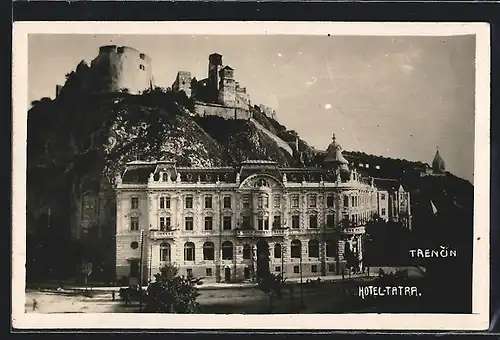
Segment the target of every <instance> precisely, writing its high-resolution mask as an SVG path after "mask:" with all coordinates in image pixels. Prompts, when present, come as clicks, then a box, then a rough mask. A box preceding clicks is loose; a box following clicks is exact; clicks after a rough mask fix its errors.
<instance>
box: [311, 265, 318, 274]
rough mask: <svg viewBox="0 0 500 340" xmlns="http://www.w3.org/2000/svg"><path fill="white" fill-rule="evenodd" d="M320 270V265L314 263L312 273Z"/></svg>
mask: <svg viewBox="0 0 500 340" xmlns="http://www.w3.org/2000/svg"><path fill="white" fill-rule="evenodd" d="M317 272H318V265H316V264H313V265H311V273H317Z"/></svg>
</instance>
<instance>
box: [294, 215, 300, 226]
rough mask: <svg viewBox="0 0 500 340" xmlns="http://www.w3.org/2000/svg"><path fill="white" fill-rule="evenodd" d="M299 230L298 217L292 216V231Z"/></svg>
mask: <svg viewBox="0 0 500 340" xmlns="http://www.w3.org/2000/svg"><path fill="white" fill-rule="evenodd" d="M299 228H300V216H299V215H293V216H292V229H299Z"/></svg>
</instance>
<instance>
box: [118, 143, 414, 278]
mask: <svg viewBox="0 0 500 340" xmlns="http://www.w3.org/2000/svg"><path fill="white" fill-rule="evenodd" d="M328 152H329V157H328V159H327V164H328V165H327V166H325V168H283V167H279V166H278V164H277V163H275V162H272V161H262V160H256V161H246V162H244V163H242V164H241V165H240V166H238V167H214V168H193V167H177V166H176V164H175V163H174V162H168V161H158V162H131V163H128V164H127V167H126V170H125V172H124V174H122V175H121V176H119V177H118V178H117V237H116V240H117V254H116V266H117V268H116V272H117V276H118V277H129V278H132V281H134V280H136V279H137V278H138V277H140V272H141V271H142V277H143V280H144V281H147V280H148V279H149V278H151V277H152V276H153V275H154V274H156V273H157V272H158V271H159V269H160V267H161V266H163V265H165V264H167V263H174V264H176V265H177V266H178V267H179V268H180V274H182V275H193V276H196V277H203V278H204V280H205V281H210V280H214V281H215V280H221V281H235V280H245V279H252V278H253V277H254V275H255V274H256V273H258V271H259V270H261V269H262V268H269V270H270V271H271V272H273V273H280V272H282V273H284V275H285V276H286V277H298V276H300V275H302V276H303V277H318V276H321V275H331V274H338V273H339V271H340V270H341V269H342V268H344V267H345V265H346V256H345V255H346V253H347V252H349V254H351V255H354V256H357V258H358V259H360V260H362V259H363V242H362V239H363V238H362V235H363V233H364V225H365V224H366V222H368V221H369V220H371V219H372V218H374V217H375V216H377V215H378V214H379V212H380V211H381V209H382V208H381V204H383V202H382V197H381V195H380V192H379V189H378V188H377V187H376V186H375V184H374V180H373V179H364V178H362V177H361V176H360V175H359V174H358V173H357V172H356V170H353V171H349V169H348V168H347V166H345V164H344V161H345V159H343V157H342V154H341V149H340V146H338V145H337V144H336V142H335V140H334V141H333V142H332V145H331V146H330V147H329V150H328ZM383 192H386V191H385V190H384V191H383ZM408 213H409V206H408ZM141 235H142V236H141ZM141 245H142V247H141ZM141 253H142V263H143V265H142V268H141V266H140V259H141Z"/></svg>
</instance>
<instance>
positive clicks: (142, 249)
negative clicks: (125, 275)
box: [139, 229, 144, 311]
mask: <svg viewBox="0 0 500 340" xmlns="http://www.w3.org/2000/svg"><path fill="white" fill-rule="evenodd" d="M143 253H144V230H142V229H141V259H140V261H139V264H140V265H139V294H140V295H139V311H142V267H143V265H142V257H143Z"/></svg>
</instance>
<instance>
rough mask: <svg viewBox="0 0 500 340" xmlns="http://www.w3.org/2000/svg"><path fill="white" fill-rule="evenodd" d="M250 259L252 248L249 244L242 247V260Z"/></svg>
mask: <svg viewBox="0 0 500 340" xmlns="http://www.w3.org/2000/svg"><path fill="white" fill-rule="evenodd" d="M251 258H252V248H251V247H250V245H249V244H245V245H244V246H243V260H250V259H251Z"/></svg>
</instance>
